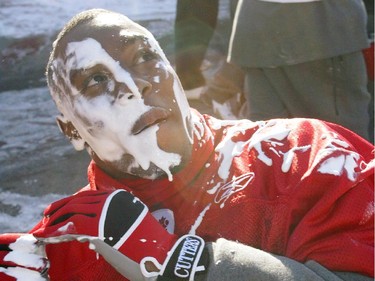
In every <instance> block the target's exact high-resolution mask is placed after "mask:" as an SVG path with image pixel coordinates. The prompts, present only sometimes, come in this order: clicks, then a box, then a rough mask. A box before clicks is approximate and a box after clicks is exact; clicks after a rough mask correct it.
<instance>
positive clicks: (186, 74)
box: [175, 0, 219, 90]
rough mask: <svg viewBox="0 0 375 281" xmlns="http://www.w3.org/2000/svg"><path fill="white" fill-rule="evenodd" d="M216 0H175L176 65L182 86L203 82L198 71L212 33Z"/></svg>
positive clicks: (192, 87)
mask: <svg viewBox="0 0 375 281" xmlns="http://www.w3.org/2000/svg"><path fill="white" fill-rule="evenodd" d="M218 3H219V0H204V1H202V0H178V1H177V11H176V20H175V66H176V72H177V74H178V76H179V77H180V80H181V83H182V86H183V87H184V89H185V90H191V89H195V88H198V87H202V86H204V85H205V78H204V76H203V74H202V72H201V64H202V62H203V60H204V57H205V54H206V50H207V47H208V45H209V42H210V40H211V38H212V35H213V33H214V30H215V27H216V22H217V16H218V9H219V8H218V5H219V4H218Z"/></svg>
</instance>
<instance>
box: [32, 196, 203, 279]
mask: <svg viewBox="0 0 375 281" xmlns="http://www.w3.org/2000/svg"><path fill="white" fill-rule="evenodd" d="M44 216H45V218H44V220H43V226H42V228H41V229H40V230H38V231H36V232H34V233H33V234H34V235H35V236H37V237H44V238H48V237H56V236H66V235H67V234H76V235H82V236H83V241H88V242H89V243H90V239H91V244H92V247H90V248H92V249H94V250H95V251H97V252H99V253H100V254H102V255H103V257H104V258H105V259H106V260H107V262H108V263H110V264H111V265H112V266H113V267H114V268H116V269H117V271H118V272H120V273H121V274H123V275H124V276H125V277H127V278H129V275H127V274H126V272H125V274H124V272H123V271H122V270H121V269H118V266H119V265H118V264H117V262H116V264H113V262H111V261H113V260H116V259H117V260H118V257H116V259H113V258H111V257H110V255H112V254H111V251H107V250H106V249H104V248H105V247H98V246H99V244H98V242H100V241H104V242H105V243H106V244H107V245H110V246H111V247H112V248H114V249H116V250H118V251H119V252H120V253H121V254H123V255H124V256H126V259H127V260H131V261H132V262H130V263H129V262H128V265H129V264H130V267H134V265H135V266H136V267H137V268H136V269H135V270H136V271H137V270H138V271H139V272H140V271H141V270H142V275H143V276H144V277H146V278H148V279H149V280H156V278H158V276H159V275H163V276H165V277H167V276H168V278H172V280H179V279H181V280H189V278H190V279H191V278H193V276H194V274H195V272H198V271H203V270H204V267H202V266H200V265H199V264H200V263H199V261H200V259H201V257H202V256H203V255H202V253H203V250H204V241H203V240H202V239H201V238H200V237H197V236H193V235H188V236H183V237H182V238H180V239H179V240H178V239H177V237H176V236H175V235H171V234H169V233H168V232H167V231H166V230H165V229H164V228H163V227H162V226H161V225H160V224H159V222H158V221H157V220H156V219H155V218H154V217H153V216H152V215H151V213H150V212H149V211H148V208H147V206H146V205H144V204H143V203H142V202H141V201H140V200H139V199H138V198H136V197H134V196H133V195H132V194H131V193H129V192H126V191H124V190H116V191H83V192H80V193H77V194H75V195H73V196H71V197H68V198H64V199H62V200H60V201H57V202H55V203H53V204H51V205H50V206H49V207H48V208H47V209H46V211H45V212H44ZM84 236H86V238H85V237H84ZM95 238H98V239H99V240H100V241H99V240H98V239H96V240H95ZM177 240H178V241H177ZM94 241H95V243H97V244H96V245H95V244H94V243H93V242H94ZM99 248H100V249H102V250H103V249H104V251H102V250H100V249H99ZM101 251H102V252H101ZM168 252H169V253H168ZM167 254H168V256H167ZM62 255H63V253H62ZM126 259H124V260H125V262H124V263H123V264H125V267H129V266H128V265H126V263H127V262H126ZM51 263H53V260H52V258H51ZM183 263H184V265H182V264H183ZM186 265H189V266H188V268H183V266H186ZM152 268H154V269H156V272H150V269H152ZM62 270H63V269H62ZM68 270H69V269H66V271H68ZM151 271H152V270H151ZM191 280H192V279H191Z"/></svg>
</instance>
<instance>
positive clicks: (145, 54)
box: [136, 51, 157, 64]
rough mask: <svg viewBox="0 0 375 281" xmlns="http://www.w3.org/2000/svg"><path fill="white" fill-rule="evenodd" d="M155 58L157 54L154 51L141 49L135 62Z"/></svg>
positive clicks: (138, 62)
mask: <svg viewBox="0 0 375 281" xmlns="http://www.w3.org/2000/svg"><path fill="white" fill-rule="evenodd" d="M156 58H157V55H156V54H155V53H153V52H150V51H143V52H141V53H140V54H139V56H138V57H137V59H136V64H141V63H145V62H148V61H151V60H153V59H156Z"/></svg>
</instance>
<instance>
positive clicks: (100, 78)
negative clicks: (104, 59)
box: [87, 74, 108, 87]
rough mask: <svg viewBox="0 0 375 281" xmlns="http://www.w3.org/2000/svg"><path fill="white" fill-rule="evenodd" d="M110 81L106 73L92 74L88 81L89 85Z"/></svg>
mask: <svg viewBox="0 0 375 281" xmlns="http://www.w3.org/2000/svg"><path fill="white" fill-rule="evenodd" d="M107 81H108V76H107V75H104V74H95V75H92V76H91V77H90V78H89V79H88V81H87V87H91V86H95V85H97V84H100V83H103V82H107Z"/></svg>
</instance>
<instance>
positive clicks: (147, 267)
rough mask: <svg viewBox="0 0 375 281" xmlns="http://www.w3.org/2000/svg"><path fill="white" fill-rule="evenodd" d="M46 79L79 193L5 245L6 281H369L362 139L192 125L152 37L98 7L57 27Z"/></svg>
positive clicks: (325, 129) (369, 217)
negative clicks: (75, 161) (83, 154)
mask: <svg viewBox="0 0 375 281" xmlns="http://www.w3.org/2000/svg"><path fill="white" fill-rule="evenodd" d="M47 78H48V84H49V88H50V91H51V95H52V97H53V99H54V101H55V103H56V105H57V107H58V109H59V111H60V112H61V116H59V117H58V118H57V120H58V124H59V126H60V128H61V130H62V132H63V133H64V134H65V135H66V136H67V137H68V138H69V139H70V140H71V142H72V143H73V145H74V146H75V148H76V149H78V150H82V149H86V150H87V151H88V153H89V154H90V156H91V158H92V162H91V163H90V165H89V168H88V182H89V183H88V185H87V186H86V187H84V188H82V189H80V190H79V191H78V192H77V193H76V194H74V195H72V196H70V197H67V198H64V199H62V200H60V201H57V202H54V203H52V204H51V205H50V206H49V207H48V208H47V209H46V210H45V212H44V217H43V219H42V220H41V221H40V223H39V224H38V225H36V226H35V227H34V228H33V229H32V230H30V232H29V233H28V234H16V235H14V234H13V235H11V234H3V235H1V236H0V244H1V245H0V246H1V247H0V266H1V267H0V277H1V280H3V279H4V280H46V279H47V278H50V279H51V280H59V281H60V280H209V281H211V280H371V277H373V270H374V268H373V253H374V247H373V242H374V239H373V238H374V235H373V234H374V233H373V232H374V225H373V221H374V220H373V218H374V217H373V215H374V208H373V198H374V196H373V195H374V194H373V189H374V188H373V187H374V185H373V173H374V159H373V158H374V157H373V150H374V147H373V146H372V145H371V144H370V143H368V142H367V141H366V140H364V139H362V138H361V137H359V136H357V135H356V134H354V133H352V132H350V131H348V130H346V129H345V128H342V127H340V126H337V125H334V124H331V123H326V122H323V121H319V120H312V119H290V120H288V119H275V120H268V121H259V122H251V121H249V120H238V121H223V120H217V119H215V118H213V117H211V116H208V115H201V114H200V113H199V112H197V111H196V110H194V109H191V108H189V105H188V103H187V100H186V97H185V96H184V91H183V89H182V87H181V84H180V82H179V79H178V77H177V76H176V74H175V72H174V70H173V68H172V66H171V65H170V63H169V62H168V60H167V59H166V57H165V55H164V54H163V52H162V50H161V49H160V47H159V45H158V43H157V42H156V40H155V39H154V37H153V36H152V35H151V34H150V33H149V32H148V31H147V30H145V29H144V28H143V27H141V26H139V25H137V24H136V23H134V22H133V21H131V20H130V19H128V18H127V17H125V16H123V15H120V14H117V13H113V12H110V11H105V10H89V11H86V12H83V13H81V14H78V15H77V16H76V17H74V18H73V19H72V20H71V21H70V22H69V23H68V24H67V25H66V26H65V27H64V29H63V30H62V32H61V33H60V34H59V36H58V38H57V40H56V42H55V43H54V49H53V51H52V53H51V56H50V60H49V63H48V66H47ZM30 237H31V239H30ZM103 242H104V243H103ZM24 244H26V245H28V247H22V246H20V245H24ZM30 245H34V247H30ZM22 249H25V250H22ZM25 253H26V254H27V255H31V256H32V257H34V258H35V256H36V257H39V259H38V258H36V260H37V261H38V262H29V260H26V258H25V259H22V258H19V257H24V256H25ZM18 254H19V255H18ZM34 260H35V259H34ZM24 276H29V279H23V278H24ZM30 276H33V278H35V279H30V278H31V277H30Z"/></svg>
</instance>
